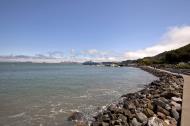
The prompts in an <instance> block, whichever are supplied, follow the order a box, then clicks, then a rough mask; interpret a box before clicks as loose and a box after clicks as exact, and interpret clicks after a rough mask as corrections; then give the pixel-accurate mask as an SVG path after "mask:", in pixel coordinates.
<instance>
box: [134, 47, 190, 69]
mask: <svg viewBox="0 0 190 126" xmlns="http://www.w3.org/2000/svg"><path fill="white" fill-rule="evenodd" d="M136 62H137V63H138V64H143V65H151V64H178V63H180V62H184V63H189V62H190V44H188V45H186V46H184V47H181V48H179V49H176V50H171V51H166V52H163V53H161V54H158V55H156V56H154V57H145V58H143V59H138V60H137V61H136ZM183 65H184V64H183ZM181 66H182V65H181ZM184 66H185V65H184Z"/></svg>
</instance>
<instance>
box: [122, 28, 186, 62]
mask: <svg viewBox="0 0 190 126" xmlns="http://www.w3.org/2000/svg"><path fill="white" fill-rule="evenodd" d="M189 43H190V26H181V27H171V28H169V30H168V32H166V33H165V34H164V35H163V36H162V38H161V41H159V42H157V44H156V45H154V46H151V47H147V48H145V49H139V50H137V51H129V52H125V53H124V57H125V58H126V59H138V58H143V57H147V56H154V55H157V54H159V53H162V52H164V51H169V50H172V49H177V48H179V47H182V46H185V45H187V44H189Z"/></svg>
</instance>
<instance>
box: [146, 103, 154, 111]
mask: <svg viewBox="0 0 190 126" xmlns="http://www.w3.org/2000/svg"><path fill="white" fill-rule="evenodd" d="M147 107H148V108H149V109H151V110H153V106H152V104H151V103H150V102H148V104H147Z"/></svg>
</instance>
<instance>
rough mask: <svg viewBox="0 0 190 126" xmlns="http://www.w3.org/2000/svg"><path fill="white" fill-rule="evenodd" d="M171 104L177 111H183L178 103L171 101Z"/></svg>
mask: <svg viewBox="0 0 190 126" xmlns="http://www.w3.org/2000/svg"><path fill="white" fill-rule="evenodd" d="M170 104H171V105H172V106H174V107H175V108H176V110H178V111H181V104H178V103H176V102H174V101H171V103H170Z"/></svg>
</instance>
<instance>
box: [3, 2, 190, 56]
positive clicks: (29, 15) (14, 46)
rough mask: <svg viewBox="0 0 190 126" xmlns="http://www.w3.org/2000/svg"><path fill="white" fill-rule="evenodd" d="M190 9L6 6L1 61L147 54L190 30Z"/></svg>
mask: <svg viewBox="0 0 190 126" xmlns="http://www.w3.org/2000/svg"><path fill="white" fill-rule="evenodd" d="M189 6H190V1H189V0H157V1H153V0H119V1H118V0H1V1H0V55H10V54H13V55H30V56H31V55H36V54H43V55H47V54H49V53H52V52H62V53H63V55H65V56H66V55H68V54H69V53H71V52H73V51H74V52H75V53H76V52H77V54H79V53H80V54H81V52H83V53H82V54H84V52H86V53H89V52H90V54H91V52H93V50H96V51H94V52H95V53H96V54H97V53H99V52H112V53H111V54H110V55H113V53H115V55H117V54H118V55H119V54H124V53H126V52H133V51H138V50H142V49H145V48H148V47H152V46H154V45H156V44H159V42H160V41H162V39H163V37H164V36H165V34H168V33H169V32H171V31H172V30H173V29H175V28H177V29H178V30H181V29H183V28H187V27H189V25H190V14H189V12H190V7H189ZM188 30H189V29H188ZM188 35H189V34H188ZM178 45H179V44H178ZM182 45H183V44H182ZM57 54H58V53H57ZM96 56H97V55H96Z"/></svg>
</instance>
